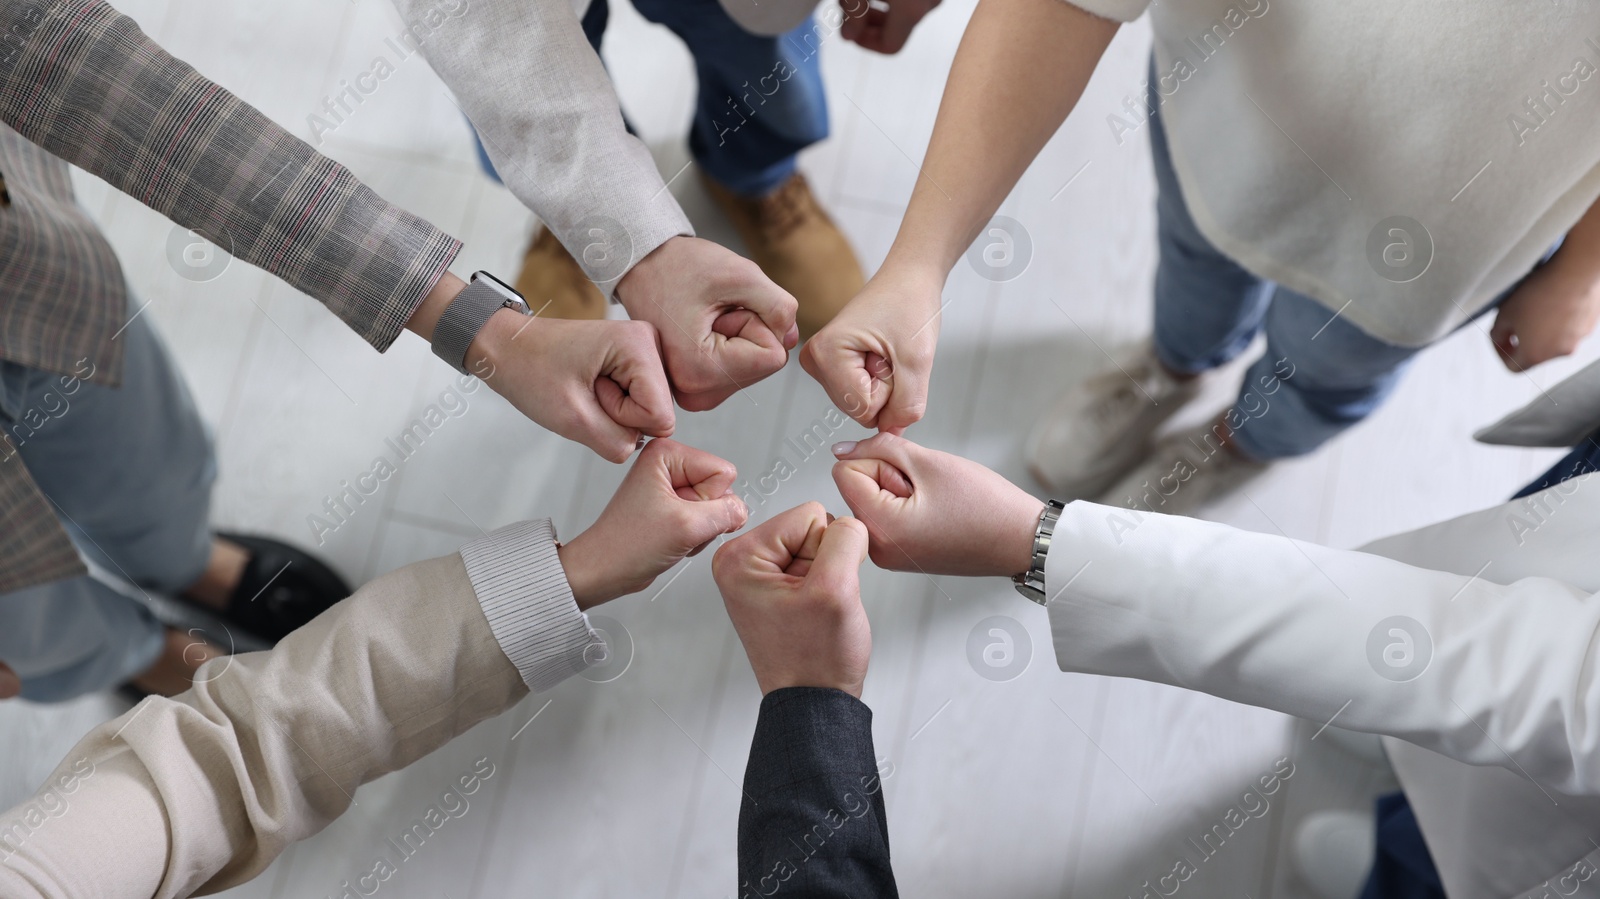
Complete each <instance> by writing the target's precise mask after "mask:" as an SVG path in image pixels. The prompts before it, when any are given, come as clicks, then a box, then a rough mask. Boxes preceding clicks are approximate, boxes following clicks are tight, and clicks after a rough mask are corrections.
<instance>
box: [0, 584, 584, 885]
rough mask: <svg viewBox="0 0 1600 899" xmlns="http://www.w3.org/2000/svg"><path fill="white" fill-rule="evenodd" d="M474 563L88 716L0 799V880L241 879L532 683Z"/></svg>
mask: <svg viewBox="0 0 1600 899" xmlns="http://www.w3.org/2000/svg"><path fill="white" fill-rule="evenodd" d="M468 564H472V561H471V557H470V555H469V557H468V562H467V563H466V564H464V563H463V560H462V556H460V555H451V556H447V557H445V558H440V559H434V560H431V561H427V562H420V563H417V564H415V565H410V566H407V567H405V568H402V569H400V570H398V571H395V572H393V573H390V574H387V575H385V576H383V577H380V578H378V579H376V580H374V581H372V582H371V583H369V584H367V585H366V586H365V587H363V588H362V589H361V590H359V591H357V593H356V594H355V595H354V596H352V597H351V598H350V599H348V600H346V601H345V602H343V603H341V604H340V605H339V606H337V607H335V608H333V609H331V610H330V611H328V612H326V613H324V614H323V615H322V616H320V617H319V618H317V619H316V620H315V621H313V622H312V623H311V624H309V625H307V626H306V627H304V628H302V629H300V630H299V631H296V632H295V633H293V634H291V635H289V636H288V637H287V638H285V639H284V640H283V641H282V642H281V643H279V644H278V646H277V647H276V648H275V649H273V650H272V651H270V652H261V653H251V654H248V655H239V656H234V657H232V658H225V659H218V660H216V661H214V662H212V663H210V664H208V665H207V666H206V667H205V668H204V669H202V672H201V678H202V680H203V681H204V682H203V683H199V684H197V685H196V686H195V688H194V689H192V690H190V691H189V692H188V693H185V694H183V695H181V696H179V697H177V698H174V699H161V698H150V699H146V700H145V701H143V702H141V703H140V704H139V705H138V706H136V707H134V708H133V709H132V710H130V711H129V712H128V713H127V714H125V715H123V716H122V717H120V718H118V719H117V720H115V721H111V722H108V723H106V724H104V725H102V726H100V727H98V728H96V729H95V730H93V731H91V732H90V733H89V735H88V736H86V737H85V738H84V739H83V740H82V741H81V742H80V743H79V744H78V745H77V746H76V747H75V748H74V749H73V750H72V752H71V753H70V754H69V755H68V756H67V757H66V759H65V760H63V762H62V763H61V765H60V767H59V768H57V770H56V772H55V773H54V774H53V775H52V776H51V778H50V780H49V781H48V782H47V783H46V784H45V786H44V788H43V789H41V790H40V792H39V793H38V794H36V795H35V797H34V798H33V800H31V801H30V802H27V803H24V804H23V805H21V806H18V807H17V808H14V809H12V810H11V811H9V812H6V813H5V814H3V815H0V896H5V897H7V899H17V897H36V896H37V897H51V899H55V897H62V899H66V897H71V899H104V897H119V899H120V897H135V896H136V897H149V896H157V897H178V896H188V895H190V894H192V893H195V892H201V891H203V892H215V891H217V890H221V889H224V888H227V887H229V886H232V885H235V884H238V883H241V882H243V881H245V880H248V879H250V878H251V877H253V876H255V875H256V874H258V873H260V872H261V871H262V870H263V869H264V868H266V867H267V865H269V864H270V863H271V862H272V861H273V859H275V858H277V856H278V855H279V854H280V853H281V852H282V851H283V850H284V849H285V848H286V847H287V846H289V844H291V843H293V842H295V841H296V840H301V839H304V838H306V837H308V836H310V835H311V834H314V833H316V832H318V831H319V830H321V829H322V828H324V827H326V826H327V825H328V823H329V822H331V821H332V820H333V819H334V818H336V817H338V816H339V815H340V814H341V813H342V812H343V811H344V810H345V809H346V808H347V807H348V806H349V805H350V803H351V795H352V794H353V793H354V792H355V790H356V788H357V787H359V786H360V785H361V784H363V783H366V782H367V781H370V780H372V779H374V778H376V777H379V776H381V775H383V774H386V773H388V772H390V771H394V770H395V769H398V768H401V767H404V766H405V765H408V764H410V763H411V762H413V761H415V760H417V759H418V758H421V757H422V756H424V755H427V754H428V753H429V752H432V751H433V750H434V749H437V748H438V747H440V746H441V745H443V744H444V743H446V742H448V741H449V740H450V739H451V738H452V737H454V736H456V735H457V734H459V733H461V732H463V731H465V730H467V729H468V728H470V727H472V726H473V725H474V724H477V723H478V722H480V721H482V720H484V719H485V718H489V717H491V716H493V715H496V714H498V713H500V712H502V711H504V710H505V709H507V708H509V707H510V706H511V705H513V704H514V703H516V702H517V700H518V699H520V698H521V697H523V696H525V695H527V693H528V687H527V685H526V684H525V683H524V679H523V676H522V675H521V674H519V672H518V667H517V665H514V664H513V663H512V661H511V660H510V659H509V658H508V657H507V655H506V652H505V651H502V649H501V645H502V644H501V643H500V642H498V641H497V640H496V634H495V632H494V630H493V629H492V628H491V625H490V623H489V620H488V619H487V618H486V617H485V611H484V606H483V605H482V604H481V603H480V599H479V597H478V595H477V594H476V593H475V592H474V589H473V580H469V578H468V573H467V565H468ZM557 576H558V577H559V576H560V575H559V572H557ZM480 589H481V586H480ZM568 596H569V597H570V594H568ZM568 603H569V604H570V599H568ZM490 614H493V612H492V611H491V613H490ZM570 615H571V617H573V618H575V619H577V620H578V621H579V622H581V621H582V617H581V615H579V614H578V612H577V610H576V607H572V608H571V610H570ZM580 626H581V625H580Z"/></svg>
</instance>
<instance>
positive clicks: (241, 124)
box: [0, 0, 461, 594]
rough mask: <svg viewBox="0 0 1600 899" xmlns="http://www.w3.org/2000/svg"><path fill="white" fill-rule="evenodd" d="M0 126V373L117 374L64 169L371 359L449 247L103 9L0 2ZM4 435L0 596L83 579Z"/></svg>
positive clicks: (93, 251) (116, 319) (94, 268)
mask: <svg viewBox="0 0 1600 899" xmlns="http://www.w3.org/2000/svg"><path fill="white" fill-rule="evenodd" d="M0 122H3V123H4V125H5V126H9V127H8V128H0V177H3V178H4V181H3V184H0V359H4V360H7V361H9V362H13V363H17V364H20V365H25V366H28V367H30V368H34V369H40V370H44V371H49V372H59V373H62V374H63V375H65V376H69V377H70V376H77V375H82V374H83V373H85V372H90V371H92V372H93V374H92V375H89V376H88V379H89V380H91V381H95V382H99V383H103V384H108V385H115V384H116V383H118V381H119V379H120V374H121V367H120V366H121V352H120V347H119V346H118V345H117V341H116V339H115V338H116V336H117V335H118V334H119V333H120V329H121V328H122V327H123V325H124V323H125V322H126V321H127V319H128V315H129V311H128V308H127V305H128V304H127V289H126V286H125V284H124V281H123V275H122V271H121V268H120V267H119V266H118V263H117V259H116V255H115V254H114V253H113V252H112V249H111V246H110V245H109V244H108V243H107V242H106V240H105V238H104V237H103V236H102V235H101V234H100V232H99V230H98V229H97V228H96V227H95V225H94V223H93V222H92V221H90V220H89V218H88V217H87V216H86V215H85V214H84V213H83V211H82V210H81V209H80V208H79V207H78V205H77V203H76V201H75V199H74V197H73V193H72V186H71V183H70V182H69V180H68V166H67V164H68V163H73V164H75V165H78V166H80V167H82V168H83V169H85V170H87V171H89V172H91V173H93V174H95V175H98V176H99V177H101V178H103V179H105V180H106V181H107V182H109V183H110V184H111V185H113V186H114V187H116V188H118V189H119V190H122V191H123V192H125V193H127V194H129V195H130V196H133V197H136V198H138V199H139V201H140V202H142V203H145V204H146V205H148V206H150V207H151V208H152V209H155V210H156V211H158V212H160V213H162V214H163V215H166V216H167V217H169V218H171V219H172V220H173V221H174V222H177V223H178V224H180V225H182V226H184V227H186V228H189V229H192V230H194V231H197V232H199V233H200V234H202V235H204V236H205V237H206V238H207V239H208V240H210V241H211V242H212V243H214V244H216V245H217V246H220V247H222V248H224V249H229V250H230V251H231V252H232V254H233V255H234V256H235V257H237V258H239V259H241V260H244V261H246V262H250V263H252V264H255V265H258V266H260V267H262V268H264V269H266V270H267V271H269V272H272V273H273V274H275V275H277V276H278V277H280V278H282V279H284V280H285V281H287V282H289V283H290V284H292V285H294V287H296V288H298V289H299V290H302V291H304V292H305V293H307V294H310V295H311V296H313V297H315V298H316V299H318V300H320V301H322V302H323V303H324V304H326V305H327V307H328V308H329V309H331V310H332V311H333V312H334V313H335V314H337V315H338V316H339V317H340V318H342V319H344V321H345V322H346V323H347V324H348V325H349V326H350V327H351V328H353V329H355V331H356V333H358V334H360V335H361V336H362V337H363V338H364V339H366V341H367V342H368V343H371V344H372V345H373V346H374V347H376V348H377V349H378V350H379V351H382V350H384V349H387V348H388V346H389V344H390V343H391V342H393V341H394V339H395V338H396V337H397V336H399V333H400V330H401V328H402V327H403V326H404V324H405V322H406V320H407V319H408V318H410V317H411V313H412V312H413V311H415V309H416V307H417V306H418V305H419V304H420V303H421V302H422V299H423V297H424V296H426V295H427V293H428V291H429V290H431V289H432V288H433V285H434V283H435V282H437V281H438V279H439V277H440V276H441V275H442V274H443V273H444V271H445V269H446V268H447V267H448V266H449V264H450V262H451V260H452V259H454V257H455V254H456V252H457V251H458V250H459V249H460V247H461V244H460V243H459V242H458V241H457V240H455V239H454V238H452V237H450V236H449V235H447V234H444V233H442V232H440V231H439V230H437V229H436V228H434V227H433V226H431V225H429V224H428V223H427V222H424V221H422V220H421V219H418V218H417V217H415V216H413V215H411V214H409V213H407V212H405V211H404V210H402V209H399V208H397V207H395V206H393V205H391V204H389V203H386V202H384V201H383V199H382V198H380V197H379V196H378V195H377V194H375V193H373V192H372V191H371V190H369V189H368V188H367V187H366V186H365V185H363V184H362V183H361V182H359V181H357V180H356V178H355V176H353V175H352V174H351V173H350V172H349V171H347V170H346V169H345V168H344V167H343V166H340V165H339V164H337V163H335V162H333V161H332V160H330V159H327V158H324V157H323V156H321V155H319V154H318V153H316V152H315V151H314V150H312V149H311V147H310V146H308V145H307V144H306V143H305V142H304V141H301V140H299V139H298V138H296V137H294V136H293V135H291V134H289V133H288V132H286V131H284V130H283V129H282V128H280V127H278V126H277V125H275V124H273V123H272V122H271V121H270V120H268V119H267V118H266V117H265V116H264V115H262V114H261V113H260V112H257V111H256V110H255V109H254V108H253V107H251V106H250V105H248V104H246V103H245V102H244V101H242V100H240V99H239V98H238V97H235V96H234V95H232V94H230V93H228V92H227V91H225V90H223V89H222V88H221V87H219V86H218V85H217V84H216V83H214V82H212V81H210V80H208V79H206V78H205V77H203V76H202V75H200V74H199V73H198V72H196V71H195V70H194V69H193V68H191V67H189V66H188V65H186V64H185V63H183V62H182V61H180V60H177V59H174V58H173V57H172V56H171V55H170V54H168V53H166V52H165V51H163V50H162V49H161V48H160V47H159V46H157V45H156V44H155V43H154V42H153V41H151V40H150V39H149V38H148V37H147V36H145V34H144V33H143V32H141V31H140V30H139V27H138V25H136V24H135V23H134V22H133V20H131V19H129V18H128V17H126V16H124V15H121V14H120V13H118V12H117V11H116V10H114V9H112V8H111V7H110V6H108V5H106V4H105V3H104V2H101V0H0ZM23 414H24V415H26V411H25V412H24V413H23ZM17 424H18V422H10V421H7V420H5V419H3V418H0V429H3V430H0V516H3V518H0V521H3V524H0V594H3V593H6V592H10V591H13V590H17V589H20V588H22V587H26V586H31V585H34V584H40V583H45V582H48V581H54V580H60V579H63V578H67V577H73V576H78V575H82V574H84V573H85V571H86V568H85V566H84V564H83V562H82V560H81V559H80V557H79V555H78V553H77V551H76V549H75V547H74V546H73V543H72V541H71V539H70V538H69V537H68V536H67V533H66V531H65V530H64V529H63V528H62V526H61V524H60V522H59V520H58V519H57V517H56V514H55V511H54V509H53V508H52V505H51V502H50V499H49V497H47V496H45V495H44V494H43V493H42V492H41V491H40V489H39V487H38V485H37V484H36V483H35V482H34V480H33V478H32V477H31V476H29V474H28V471H27V468H26V466H25V465H24V463H23V459H22V456H21V454H20V453H19V452H18V451H17V446H16V442H15V441H14V440H13V439H12V437H11V435H10V433H7V432H10V431H12V430H13V428H14V427H15V426H16V425H17ZM23 424H25V423H23Z"/></svg>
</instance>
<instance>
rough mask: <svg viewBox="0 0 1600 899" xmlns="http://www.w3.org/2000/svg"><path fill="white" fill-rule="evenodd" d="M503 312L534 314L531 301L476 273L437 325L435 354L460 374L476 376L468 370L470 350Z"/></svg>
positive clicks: (497, 281) (507, 286)
mask: <svg viewBox="0 0 1600 899" xmlns="http://www.w3.org/2000/svg"><path fill="white" fill-rule="evenodd" d="M501 309H515V310H516V311H518V312H520V313H522V314H523V315H528V314H530V310H529V309H528V303H527V301H525V300H524V299H523V298H522V294H520V293H517V291H516V290H515V289H514V288H513V287H512V286H511V285H509V284H507V283H506V282H504V281H502V280H500V279H499V278H496V277H495V276H494V275H491V274H489V273H488V272H473V273H472V282H471V283H470V284H468V285H467V286H466V289H465V290H462V291H461V292H460V293H458V294H456V298H455V299H453V300H451V301H450V305H449V306H447V307H445V310H444V314H443V315H441V316H439V323H438V324H437V325H434V326H433V354H434V355H435V356H438V357H439V358H440V359H443V360H444V361H446V362H448V363H450V367H451V368H454V369H455V370H456V371H458V372H461V373H462V374H464V375H468V374H472V372H469V371H467V347H470V346H472V340H473V338H475V337H477V336H478V332H479V331H481V330H483V326H484V324H485V323H487V322H488V321H489V318H490V317H491V316H493V315H494V314H495V313H496V312H499V311H500V310H501Z"/></svg>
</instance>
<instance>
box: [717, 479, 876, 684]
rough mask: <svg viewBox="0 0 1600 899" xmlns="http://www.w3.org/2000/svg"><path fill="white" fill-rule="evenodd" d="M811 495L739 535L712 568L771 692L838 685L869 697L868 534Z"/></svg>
mask: <svg viewBox="0 0 1600 899" xmlns="http://www.w3.org/2000/svg"><path fill="white" fill-rule="evenodd" d="M830 517H831V516H829V515H828V513H827V512H825V511H824V510H823V508H822V505H821V504H820V503H815V502H810V503H806V504H805V505H802V506H797V507H795V508H793V509H790V510H789V511H787V512H784V513H782V514H781V515H778V516H776V517H774V518H773V519H771V520H770V521H768V522H766V523H765V524H763V525H761V526H760V527H758V528H756V529H755V530H752V531H751V532H750V533H748V534H745V535H743V536H740V537H737V538H735V539H733V540H729V541H728V542H727V543H725V544H723V546H722V548H721V549H719V550H717V555H716V558H715V560H714V561H713V562H712V569H711V570H712V575H713V576H714V577H715V578H716V581H717V587H718V588H719V589H720V590H721V591H722V601H723V603H724V604H726V605H727V607H728V617H729V618H731V619H733V627H734V630H736V631H738V632H739V640H740V641H741V642H743V643H744V651H745V654H746V655H748V656H749V657H750V667H751V668H753V669H755V673H756V683H757V684H759V685H760V686H761V693H762V695H766V694H768V693H771V692H772V691H773V690H779V689H782V688H784V687H829V688H832V689H835V690H843V691H844V692H846V693H849V694H850V695H851V696H854V697H856V698H858V699H859V698H860V697H861V687H862V683H863V682H864V681H865V680H866V677H867V661H868V659H869V658H870V657H871V655H872V629H871V627H870V626H869V625H868V624H867V613H866V610H865V609H863V608H862V607H861V583H860V580H859V571H860V568H861V563H862V562H864V561H866V557H867V532H866V530H865V529H864V528H863V527H862V526H861V522H859V521H856V520H855V519H853V518H838V519H833V520H832V521H829V518H830Z"/></svg>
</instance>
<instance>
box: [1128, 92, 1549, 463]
mask: <svg viewBox="0 0 1600 899" xmlns="http://www.w3.org/2000/svg"><path fill="white" fill-rule="evenodd" d="M1150 84H1151V85H1152V87H1151V95H1150V104H1151V106H1152V108H1155V109H1157V110H1158V113H1157V114H1156V115H1152V116H1151V117H1150V155H1151V157H1152V159H1153V161H1154V163H1155V175H1156V186H1157V189H1158V192H1159V198H1158V200H1157V203H1156V219H1157V236H1158V245H1159V249H1160V261H1159V263H1158V265H1157V268H1156V283H1155V338H1154V343H1155V353H1156V357H1157V358H1159V359H1160V360H1161V362H1162V364H1164V365H1166V366H1167V367H1168V368H1170V369H1172V370H1174V371H1179V372H1186V373H1193V372H1201V371H1207V370H1209V369H1213V368H1216V367H1217V366H1220V365H1222V364H1224V363H1226V362H1228V361H1229V360H1231V359H1233V358H1234V357H1236V356H1238V355H1239V354H1240V353H1242V352H1244V351H1245V349H1246V348H1247V347H1248V346H1249V345H1250V342H1251V341H1252V340H1254V339H1255V337H1256V335H1257V334H1259V333H1261V332H1262V331H1265V332H1266V337H1267V351H1266V353H1265V355H1263V356H1262V357H1261V358H1260V359H1258V360H1256V362H1255V363H1254V364H1253V365H1251V366H1250V369H1249V372H1248V373H1247V374H1246V375H1245V379H1244V385H1243V387H1242V388H1241V389H1240V392H1239V398H1238V400H1237V401H1236V402H1235V404H1234V408H1233V412H1232V413H1231V414H1230V416H1229V419H1230V423H1232V422H1240V423H1241V424H1240V425H1239V426H1238V428H1237V430H1236V433H1235V434H1234V438H1233V439H1234V443H1235V445H1236V446H1237V447H1238V448H1239V449H1241V450H1243V451H1244V453H1245V455H1247V456H1250V457H1251V458H1254V459H1259V460H1263V461H1266V460H1272V459H1283V458H1288V457H1290V456H1300V455H1304V454H1306V453H1309V452H1311V451H1312V450H1315V449H1316V448H1317V447H1319V446H1321V445H1322V444H1324V443H1326V442H1328V441H1329V440H1331V439H1332V438H1333V437H1335V436H1337V435H1338V434H1339V433H1340V432H1341V431H1343V430H1344V429H1346V428H1348V427H1350V426H1351V425H1353V424H1355V423H1357V422H1359V421H1361V420H1362V419H1364V418H1366V417H1367V416H1368V415H1371V414H1372V412H1373V411H1374V410H1376V409H1377V408H1378V406H1379V405H1381V404H1382V403H1383V401H1384V400H1385V399H1387V398H1388V396H1389V394H1390V393H1391V392H1392V391H1393V390H1394V387H1395V385H1396V384H1398V383H1399V381H1400V375H1401V373H1402V372H1404V370H1405V367H1406V365H1407V363H1409V362H1410V361H1411V358H1412V357H1413V356H1415V355H1416V354H1417V353H1418V352H1420V351H1421V350H1422V347H1405V346H1396V345H1394V344H1390V343H1385V342H1383V341H1381V340H1379V339H1378V338H1376V337H1373V336H1371V335H1369V334H1367V333H1366V332H1365V331H1362V330H1361V329H1360V328H1357V327H1356V326H1355V325H1353V324H1351V323H1350V322H1349V321H1348V320H1347V319H1345V318H1344V317H1343V316H1339V315H1335V314H1334V311H1333V310H1332V309H1329V308H1328V307H1327V306H1324V305H1323V304H1321V303H1319V302H1317V301H1316V300H1313V299H1311V298H1310V297H1307V296H1305V295H1304V294H1300V293H1296V292H1294V291H1292V290H1287V289H1285V288H1283V287H1280V286H1278V285H1277V284H1274V283H1273V282H1271V281H1268V280H1265V279H1263V278H1258V277H1256V276H1255V275H1253V274H1251V273H1250V272H1248V271H1246V270H1245V269H1244V268H1243V267H1242V266H1240V265H1239V264H1238V263H1236V262H1234V261H1233V260H1232V259H1230V258H1228V257H1227V256H1225V255H1223V254H1222V252H1221V251H1219V250H1218V249H1217V248H1216V247H1214V246H1212V245H1211V242H1210V241H1208V240H1206V238H1205V236H1204V235H1202V234H1201V233H1200V229H1199V228H1197V227H1196V226H1195V223H1194V219H1193V218H1191V217H1190V216H1189V209H1188V207H1187V206H1186V205H1185V204H1184V200H1183V193H1182V191H1181V190H1180V189H1179V187H1178V176H1177V174H1176V173H1175V172H1174V171H1173V168H1172V157H1171V155H1170V153H1169V151H1168V149H1167V136H1166V129H1165V127H1164V126H1163V125H1162V122H1161V117H1160V115H1159V108H1160V107H1159V105H1158V104H1159V99H1160V98H1159V97H1158V96H1157V95H1156V94H1155V88H1154V85H1155V84H1156V78H1155V77H1154V75H1153V74H1152V76H1151V78H1150ZM1552 252H1553V250H1552ZM1509 294H1510V291H1506V293H1504V294H1501V295H1500V296H1499V297H1496V298H1495V300H1494V301H1493V302H1492V303H1490V304H1489V305H1488V306H1485V307H1484V308H1483V309H1482V310H1480V311H1479V314H1482V313H1483V312H1487V311H1488V310H1489V309H1492V308H1494V307H1495V306H1497V305H1499V303H1500V301H1501V300H1503V299H1505V297H1506V296H1508V295H1509ZM1286 373H1288V374H1286Z"/></svg>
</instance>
